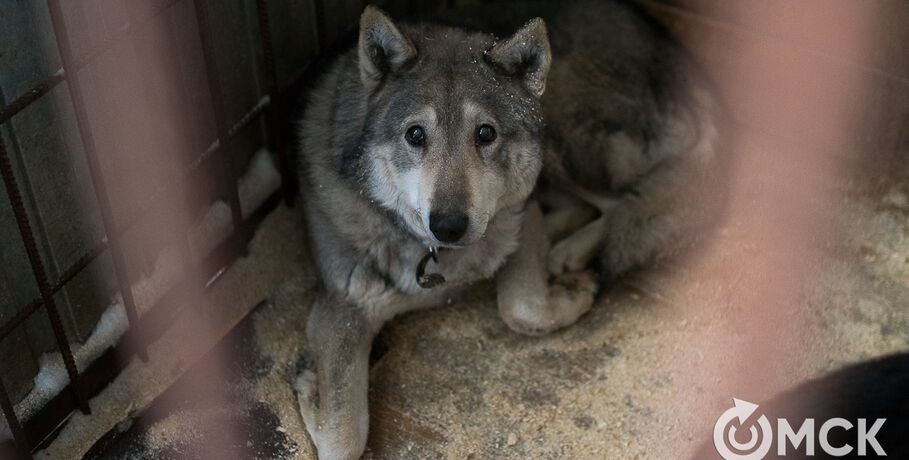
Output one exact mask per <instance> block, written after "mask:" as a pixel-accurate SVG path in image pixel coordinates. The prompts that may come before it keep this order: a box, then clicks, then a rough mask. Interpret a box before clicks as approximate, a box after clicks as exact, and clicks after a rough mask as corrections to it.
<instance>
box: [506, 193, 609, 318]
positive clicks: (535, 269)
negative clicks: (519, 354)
mask: <svg viewBox="0 0 909 460" xmlns="http://www.w3.org/2000/svg"><path fill="white" fill-rule="evenodd" d="M543 226H544V224H543V214H542V212H541V211H540V208H539V205H538V204H537V203H536V202H535V201H530V202H528V203H527V209H526V211H525V215H524V224H523V226H522V228H521V239H520V246H519V247H518V250H517V251H515V253H514V254H512V255H511V256H510V257H509V258H508V261H507V262H506V263H505V266H504V267H502V269H501V270H500V271H499V273H498V275H497V277H496V283H497V296H498V298H497V301H498V306H499V315H500V316H501V317H502V320H504V321H505V323H506V324H507V325H508V327H510V328H511V329H512V330H514V331H516V332H520V333H522V334H529V335H539V334H545V333H547V332H551V331H554V330H556V329H559V328H562V327H565V326H568V325H571V324H573V323H574V322H575V321H577V320H578V318H580V317H581V315H583V314H584V313H586V312H587V311H588V310H590V307H591V306H592V305H593V299H594V295H595V293H596V290H597V284H596V279H595V277H594V276H593V274H592V273H591V272H589V271H582V272H576V273H569V274H565V275H562V276H559V277H556V278H555V279H554V280H553V282H552V284H551V285H550V283H549V282H548V279H549V273H548V272H547V268H546V260H547V255H548V254H549V239H548V238H547V237H546V234H545V233H544V231H543Z"/></svg>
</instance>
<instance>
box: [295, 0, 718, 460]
mask: <svg viewBox="0 0 909 460" xmlns="http://www.w3.org/2000/svg"><path fill="white" fill-rule="evenodd" d="M572 5H573V6H571V7H565V8H561V9H560V11H558V12H557V13H556V14H548V13H549V12H547V11H545V10H546V8H542V9H540V10H539V12H535V14H539V15H542V16H544V17H546V21H547V22H546V23H544V21H543V20H542V19H539V18H538V19H533V20H531V21H529V22H526V23H524V25H523V26H521V27H519V28H517V27H516V28H515V29H511V30H512V31H513V30H517V32H514V33H513V34H511V35H510V36H509V38H506V39H503V40H498V39H496V38H495V37H494V36H492V35H489V34H485V33H479V32H472V31H468V30H466V29H461V28H453V27H445V26H438V25H430V24H425V23H421V24H418V25H408V24H398V23H395V22H394V21H392V20H391V19H390V18H389V17H388V16H387V15H385V14H384V13H383V12H381V11H380V10H378V9H376V8H373V7H367V9H366V10H365V11H364V13H363V15H362V17H361V23H360V39H359V43H358V45H357V47H355V49H353V50H351V51H350V52H348V53H346V54H344V55H342V56H341V57H340V58H339V59H338V60H337V62H336V63H335V64H334V65H333V66H332V67H331V68H330V69H329V70H328V71H327V73H326V75H325V76H324V77H323V79H322V81H321V83H320V84H319V85H318V86H317V87H316V88H314V90H313V91H312V93H311V97H310V101H309V104H308V107H307V110H306V114H305V117H304V120H303V122H302V145H301V150H300V163H301V165H302V181H301V182H302V184H303V187H302V194H303V200H304V202H305V209H306V218H307V224H308V228H309V235H310V239H311V242H312V246H313V253H314V258H315V260H316V262H317V265H318V269H319V271H320V275H321V279H322V284H323V287H322V292H321V293H320V295H319V296H318V298H317V300H316V302H315V304H314V306H313V309H312V313H311V314H310V317H309V321H308V325H307V336H308V338H309V341H310V343H309V346H310V350H311V352H312V353H313V354H314V356H315V367H316V368H315V372H313V371H311V370H308V371H305V372H303V373H302V374H300V376H299V377H298V379H297V382H296V385H295V386H296V389H297V391H298V397H299V402H300V410H301V413H302V415H303V418H304V422H305V423H306V426H307V429H308V430H309V433H310V435H311V437H312V439H313V442H314V443H315V446H316V448H317V449H318V452H319V457H320V458H321V459H323V460H324V459H349V458H358V457H359V456H360V455H361V454H362V453H363V451H364V449H365V446H366V438H367V432H368V424H369V422H368V420H369V417H368V405H367V384H368V358H369V350H370V346H371V342H372V339H373V338H374V337H375V335H376V333H377V332H378V331H379V329H380V328H381V327H382V325H383V324H384V323H385V322H387V321H388V320H389V319H391V318H392V317H394V316H395V315H397V314H399V313H403V312H406V311H410V310H414V309H419V308H426V307H431V306H435V305H439V304H442V303H444V301H445V300H446V299H448V298H451V297H452V296H454V295H456V294H457V293H458V292H459V291H462V290H463V289H464V288H465V287H466V286H468V285H469V284H470V283H472V282H475V281H479V280H483V279H488V278H493V277H495V278H496V282H497V289H498V305H499V312H500V315H501V317H502V319H503V320H504V321H505V323H507V324H508V326H509V327H511V328H512V329H514V330H515V331H517V332H520V333H525V334H543V333H547V332H550V331H553V330H555V329H558V328H561V327H564V326H567V325H570V324H572V323H574V322H575V321H576V320H577V319H578V318H579V317H580V316H581V315H583V314H584V313H585V312H586V311H587V310H588V309H589V308H590V306H591V305H592V303H593V300H594V295H595V293H596V291H597V289H598V285H599V283H598V278H597V277H595V276H594V275H593V271H592V270H591V268H598V269H599V271H600V273H601V276H600V278H599V280H604V279H607V280H608V279H611V278H612V277H614V276H617V275H619V274H622V273H624V272H626V271H627V270H629V269H631V268H634V267H637V266H640V265H644V264H647V263H649V262H651V261H653V260H654V259H656V258H657V257H660V256H663V255H666V254H669V253H671V252H673V251H674V250H676V249H677V248H678V247H679V246H681V245H683V244H685V242H687V241H689V240H690V238H688V237H689V235H691V234H693V233H695V231H696V230H699V229H701V228H703V227H704V226H705V225H706V223H707V222H708V221H709V217H710V216H711V215H712V213H711V212H710V210H711V209H715V204H716V202H717V201H718V200H715V199H712V197H713V196H714V195H713V194H714V192H715V191H716V187H715V183H717V182H718V181H717V180H715V177H716V176H717V174H716V165H717V164H718V159H717V157H716V155H717V152H716V149H717V142H718V137H719V136H718V134H719V133H718V130H717V128H716V123H715V114H714V112H715V107H714V106H715V102H714V101H713V99H712V97H711V93H710V92H709V91H708V89H707V86H706V85H704V84H703V82H702V81H701V79H699V78H698V77H697V73H696V72H695V70H694V69H693V68H692V66H691V65H690V63H689V62H688V58H686V57H685V55H684V53H682V52H681V50H680V49H679V48H678V47H677V45H676V44H675V43H674V42H673V41H672V40H671V39H670V38H669V37H668V35H665V34H664V33H663V32H662V31H661V30H660V29H659V27H658V26H656V25H655V24H654V23H652V22H651V21H650V20H649V19H647V18H646V17H644V16H642V15H641V14H640V13H639V12H638V11H637V10H636V9H634V8H632V7H628V6H626V5H624V4H622V3H613V2H597V3H591V4H572ZM527 17H533V16H527ZM591 18H596V20H593V21H592V20H591ZM547 23H548V27H547ZM500 25H502V24H490V25H489V26H490V27H493V28H495V27H497V26H500ZM550 32H552V35H550ZM550 39H551V43H552V47H553V48H552V50H551V49H550ZM483 124H488V125H490V126H492V127H494V128H495V131H496V133H497V137H496V139H495V140H494V141H493V142H491V143H488V144H486V143H480V142H478V140H477V129H478V127H479V126H480V125H483ZM415 125H419V126H422V127H423V128H424V131H425V134H426V142H425V144H424V145H422V146H419V147H417V146H414V145H411V144H410V143H408V142H407V141H406V139H405V132H406V131H407V130H408V128H409V127H412V126H415ZM541 173H542V175H541ZM540 177H542V180H540V181H538V179H539V178H540ZM544 211H545V213H544ZM436 212H456V213H462V214H464V215H466V216H467V217H468V218H469V225H468V227H467V229H466V231H465V234H464V236H463V237H462V238H461V239H460V240H458V241H457V243H455V244H442V243H441V242H440V241H439V240H437V239H436V237H435V236H434V234H433V232H432V231H430V225H429V216H430V214H432V213H436ZM430 246H434V247H441V248H443V249H442V250H441V252H440V254H439V259H438V262H437V263H435V262H430V263H429V270H431V271H433V272H436V273H440V274H442V275H443V276H444V277H445V279H446V282H445V283H444V284H442V285H441V286H439V287H436V288H433V289H424V288H422V287H420V286H419V285H418V284H417V281H416V276H415V275H416V273H415V269H416V266H417V264H418V262H419V260H420V259H421V258H422V257H423V256H424V255H425V254H426V253H427V250H428V248H429V247H430Z"/></svg>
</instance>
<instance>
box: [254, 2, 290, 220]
mask: <svg viewBox="0 0 909 460" xmlns="http://www.w3.org/2000/svg"><path fill="white" fill-rule="evenodd" d="M256 18H257V19H258V22H259V46H260V47H261V48H262V60H263V64H264V66H265V69H264V71H265V82H266V84H265V90H266V93H267V94H268V98H269V101H270V102H271V104H270V105H269V107H268V108H267V110H266V113H265V116H266V123H265V127H266V129H267V131H268V133H267V135H268V141H269V144H270V145H269V146H270V147H272V149H273V150H274V151H275V152H276V153H277V154H278V170H279V171H281V191H282V193H283V196H284V201H285V202H286V203H288V204H291V203H293V199H294V192H293V190H292V187H291V186H290V184H291V183H292V181H293V179H292V178H291V167H290V159H289V158H288V156H287V155H288V152H287V149H286V142H285V137H284V132H283V130H282V129H281V124H280V123H279V121H278V120H279V116H280V113H281V109H282V107H281V103H280V101H279V100H278V91H279V89H278V74H277V71H276V70H275V55H274V47H273V46H272V40H271V22H270V21H269V18H268V0H256Z"/></svg>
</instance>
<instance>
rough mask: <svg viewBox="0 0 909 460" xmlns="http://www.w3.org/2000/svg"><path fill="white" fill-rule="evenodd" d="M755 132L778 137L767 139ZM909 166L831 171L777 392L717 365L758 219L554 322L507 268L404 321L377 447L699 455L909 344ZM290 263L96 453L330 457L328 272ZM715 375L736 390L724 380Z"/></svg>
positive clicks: (393, 335)
mask: <svg viewBox="0 0 909 460" xmlns="http://www.w3.org/2000/svg"><path fill="white" fill-rule="evenodd" d="M743 145H744V147H743V148H750V149H769V148H770V147H769V146H768V145H766V144H764V143H762V142H760V141H757V140H755V141H754V142H745V143H744V144H743ZM907 179H909V178H907V177H882V178H878V179H875V180H874V182H873V183H871V182H869V183H863V184H855V183H852V182H849V181H843V182H838V181H835V180H834V181H831V182H830V183H829V184H824V185H823V186H822V188H823V189H824V190H828V191H829V192H830V193H831V194H835V195H836V196H837V197H838V198H837V202H836V211H835V212H834V213H833V214H832V215H833V219H834V221H835V222H833V224H834V225H833V226H834V227H836V228H837V231H836V232H834V234H833V235H832V236H831V240H830V241H828V242H824V243H823V244H824V245H825V247H827V248H828V250H827V251H826V256H825V257H824V258H823V259H822V260H818V261H816V262H814V263H813V265H812V274H811V276H810V279H811V280H812V283H813V285H812V286H810V289H808V290H807V291H808V292H809V294H808V295H806V297H805V298H804V299H803V300H802V301H801V302H800V305H799V306H798V312H797V313H796V314H794V315H793V316H792V317H791V318H788V319H787V321H788V322H791V323H793V324H791V325H789V326H792V327H793V328H794V329H797V330H798V331H800V333H801V335H799V336H792V335H787V334H781V335H780V338H779V340H780V341H781V342H784V343H783V344H782V345H781V347H782V348H784V349H788V350H790V354H788V355H785V356H781V357H780V362H781V368H785V369H787V371H786V372H785V373H784V375H780V376H776V378H774V379H768V380H767V385H766V387H765V388H764V389H763V390H762V391H761V392H759V393H751V394H737V393H736V391H737V387H736V384H735V382H724V381H721V380H722V379H723V377H722V376H721V375H716V376H714V375H704V371H703V369H705V368H708V367H707V364H706V363H708V362H710V363H716V362H721V363H727V364H726V365H728V366H729V367H731V368H738V367H741V366H747V363H742V362H740V358H741V356H739V355H737V349H736V348H734V347H733V348H730V349H728V350H716V349H713V350H711V349H706V348H704V347H703V343H704V342H703V340H704V337H709V336H718V335H719V336H724V337H731V340H733V341H735V340H737V338H741V339H742V340H743V341H744V340H745V338H746V337H747V333H746V332H747V331H746V330H745V329H747V326H740V327H736V325H731V326H730V324H729V323H728V322H727V321H725V320H724V319H726V318H727V317H728V316H729V315H731V314H732V309H733V308H734V307H733V306H732V305H734V304H735V302H734V299H735V296H736V295H738V293H737V289H738V288H739V287H738V286H737V285H736V283H735V280H737V279H738V278H739V276H738V275H739V274H740V273H739V272H741V273H745V272H746V271H747V270H749V268H750V267H749V263H748V262H749V260H752V259H754V258H755V257H756V255H758V254H761V253H762V251H767V250H768V249H767V248H762V247H759V246H753V245H748V244H739V243H738V241H740V240H739V239H738V238H737V235H740V234H741V233H743V232H746V231H747V230H748V228H747V224H746V223H739V224H737V225H736V224H729V225H726V226H723V227H722V228H721V229H719V231H718V232H717V234H716V236H715V237H714V238H715V239H716V244H715V245H713V246H712V248H711V249H710V250H708V251H706V252H705V254H703V255H702V256H699V257H697V258H695V259H693V260H691V261H690V262H687V263H685V264H678V263H677V264H664V265H661V266H658V267H656V268H653V269H651V270H647V271H645V272H641V273H639V274H636V275H634V276H631V277H628V278H626V279H624V280H622V281H621V282H619V283H618V284H617V285H616V286H614V287H613V288H612V289H610V290H609V291H608V292H607V293H606V294H605V295H604V296H603V297H602V298H601V299H600V301H599V302H598V303H597V304H596V305H595V306H594V308H593V310H592V311H591V312H590V313H588V314H587V315H585V316H584V317H583V318H581V320H580V321H579V322H578V323H577V324H576V325H574V326H572V327H569V328H567V329H565V330H562V331H559V332H557V333H554V334H552V335H549V336H545V337H537V338H534V337H523V336H520V335H517V334H515V333H513V332H511V331H510V330H508V329H507V327H506V326H505V325H504V324H503V323H502V321H501V320H500V319H499V318H498V316H497V312H496V308H495V296H494V290H493V287H492V284H491V283H487V284H482V285H477V286H476V287H475V288H474V289H472V290H471V292H469V293H468V295H467V296H466V297H465V298H464V299H460V300H458V301H455V302H452V303H451V304H449V305H446V306H442V307H440V308H437V309H434V310H427V311H422V312H416V313H412V314H408V315H404V316H402V317H400V318H398V319H396V320H394V321H393V322H392V323H391V324H390V325H388V326H387V327H386V328H385V329H384V330H383V332H382V333H381V334H380V336H379V337H378V339H377V341H376V344H375V346H374V353H373V364H372V368H371V372H370V411H371V425H370V435H369V443H368V451H367V458H388V459H397V458H452V459H465V458H476V459H483V458H514V459H525V458H572V459H579V458H580V459H585V458H589V459H600V458H617V459H634V458H647V459H651V458H656V459H670V458H673V459H675V458H685V457H686V456H687V455H689V454H690V453H692V452H693V451H694V449H695V448H696V447H697V446H698V445H699V444H700V443H701V442H703V441H705V440H707V439H709V435H710V430H711V428H712V425H713V422H714V421H715V420H716V416H717V415H718V414H720V413H721V412H722V411H723V410H725V409H726V408H727V407H729V405H730V403H731V401H730V400H731V398H732V397H738V398H743V399H749V398H751V399H750V400H758V401H759V400H761V399H763V398H767V397H769V396H771V395H772V394H774V393H776V392H778V391H779V390H781V389H782V388H785V387H787V386H790V385H792V384H795V383H798V382H801V381H803V380H805V379H808V378H811V377H815V376H818V375H821V374H824V373H826V372H829V371H832V370H834V369H838V368H840V367H841V366H843V365H845V364H848V363H852V362H857V361H862V360H866V359H868V358H871V357H875V356H881V355H886V354H889V353H893V352H897V351H906V350H907V349H909V307H907V306H909V180H907ZM752 180H753V182H752V183H749V184H746V186H748V187H752V188H753V189H754V190H757V189H759V185H760V180H761V178H753V179H752ZM299 221H300V217H299V216H298V212H297V211H295V210H290V209H286V208H283V207H282V208H279V209H278V210H277V211H275V212H274V213H273V214H272V215H271V216H269V218H268V219H267V221H266V222H265V224H263V226H262V227H261V228H260V230H259V232H260V235H257V239H258V240H259V241H261V242H263V244H265V245H266V246H267V247H270V248H271V249H270V250H269V251H271V250H274V249H279V250H281V251H287V252H291V253H294V254H297V253H299V254H305V250H304V249H303V248H302V246H301V245H302V242H301V239H300V238H297V237H288V236H287V235H286V234H284V233H282V232H287V231H289V230H291V231H292V230H293V229H301V228H302V224H301V223H300V222H299ZM260 250H262V248H254V250H253V252H252V253H251V254H250V259H256V258H257V257H260V253H259V251H260ZM262 251H263V252H262V253H265V254H270V253H273V252H269V251H264V250H262ZM301 258H302V259H304V260H305V257H303V256H301ZM290 259H296V258H290ZM279 268H280V269H281V270H283V271H284V273H283V274H282V277H281V278H282V279H283V280H284V281H282V282H281V283H279V284H278V285H276V286H274V289H273V290H271V292H270V294H268V296H267V298H266V299H265V302H264V303H263V304H261V305H260V306H259V307H258V308H257V309H256V310H255V311H254V312H253V313H252V314H251V315H250V316H248V317H247V318H246V319H245V320H244V321H243V322H242V323H241V324H240V326H239V327H238V328H236V329H235V330H234V332H233V333H231V334H230V335H229V336H228V338H226V339H225V340H223V341H222V342H221V344H220V345H219V346H218V347H217V348H216V349H215V351H214V352H212V353H214V356H216V357H215V358H212V357H211V356H212V354H211V353H210V354H209V356H210V357H209V358H205V359H202V360H200V361H199V363H197V364H195V365H193V366H192V367H191V369H190V370H189V371H188V372H187V373H186V374H185V375H184V377H182V378H181V379H180V380H179V381H178V383H177V384H176V385H174V386H172V387H171V389H170V390H168V392H167V393H165V395H164V396H162V397H159V398H158V399H157V400H156V402H155V403H153V404H152V406H151V408H150V409H145V410H143V411H141V412H140V413H139V414H138V415H136V417H135V420H134V421H132V422H124V423H121V424H120V425H119V428H118V429H115V430H114V431H112V432H111V433H109V434H108V436H107V437H106V438H105V439H104V440H102V442H99V443H98V444H97V445H96V446H95V449H94V450H93V451H92V452H91V453H90V454H89V455H88V458H93V459H102V458H104V459H107V458H130V459H159V458H187V457H188V458H210V454H211V452H209V451H206V450H205V449H206V448H207V447H206V446H212V445H215V446H220V447H219V448H222V449H224V452H226V453H230V454H231V455H233V456H236V458H259V459H271V458H278V459H285V458H286V459H291V458H296V459H312V458H315V457H314V452H313V447H312V445H311V443H310V441H309V439H308V436H307V434H306V431H305V428H304V427H303V425H302V420H301V418H300V416H299V413H298V411H297V403H296V400H295V396H294V393H293V389H292V386H291V382H292V381H293V379H294V377H295V375H296V372H297V370H298V369H300V368H301V367H303V366H306V365H307V364H308V363H307V362H306V359H305V357H304V356H305V355H304V353H303V344H304V343H305V338H304V333H303V331H304V319H305V317H306V314H307V310H308V303H309V301H310V300H311V298H312V292H313V286H314V284H315V280H314V278H313V275H312V270H311V269H310V268H308V266H307V265H306V264H305V262H303V261H299V260H294V261H292V262H288V263H287V264H286V266H282V267H279ZM711 269H714V270H722V271H723V273H722V276H720V277H718V278H717V279H721V280H724V283H721V284H717V283H714V282H713V280H712V279H709V278H703V275H704V274H705V273H711ZM249 276H253V277H254V276H255V274H254V273H252V274H250V275H249ZM253 281H254V280H249V282H253ZM781 328H784V325H781ZM213 363H221V365H222V367H223V369H221V370H220V371H218V370H213V369H212V366H217V365H218V364H213ZM711 368H712V367H711ZM215 372H223V375H224V379H223V380H222V381H221V383H222V384H221V385H217V386H215V387H207V388H208V389H209V390H210V391H209V392H207V393H206V394H207V395H208V396H210V397H205V398H199V397H198V396H194V393H191V392H189V393H188V392H185V391H183V390H181V388H193V387H196V388H198V387H199V385H198V384H194V383H193V382H194V379H196V376H198V375H211V374H213V373H215ZM698 382H700V383H698ZM705 382H707V383H710V384H712V386H711V387H712V388H728V392H715V391H714V392H708V391H706V390H705V387H706V386H707V384H706V383H705ZM225 427H233V428H231V430H233V433H234V434H236V436H233V437H231V436H227V435H226V434H225V430H226V429H225ZM228 431H229V430H228ZM220 458H227V457H220Z"/></svg>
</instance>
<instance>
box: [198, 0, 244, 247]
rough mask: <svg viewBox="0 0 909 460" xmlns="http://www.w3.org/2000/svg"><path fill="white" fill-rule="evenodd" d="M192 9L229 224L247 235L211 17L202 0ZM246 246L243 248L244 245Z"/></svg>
mask: <svg viewBox="0 0 909 460" xmlns="http://www.w3.org/2000/svg"><path fill="white" fill-rule="evenodd" d="M193 6H194V7H195V10H196V22H197V23H198V25H199V40H200V41H201V43H202V58H203V60H204V61H205V76H206V78H207V81H208V92H209V97H210V99H211V105H212V111H213V112H214V117H215V127H216V128H217V130H218V142H219V145H220V147H222V148H223V149H224V151H223V158H224V161H223V163H222V165H223V167H224V169H223V172H224V176H225V177H224V181H225V184H224V185H225V186H226V187H227V191H228V194H229V196H228V197H227V201H228V204H229V205H230V213H231V221H232V222H233V225H234V232H238V233H241V234H245V233H246V226H245V225H244V223H243V210H242V209H241V208H240V192H239V190H238V187H237V175H236V171H235V170H234V161H233V158H232V157H231V155H232V153H233V152H231V150H230V144H231V141H232V137H231V135H230V124H228V121H227V111H226V108H225V106H224V91H223V89H222V88H221V79H220V78H219V74H218V62H217V56H216V55H215V47H214V43H213V42H212V39H213V38H212V36H213V34H212V30H211V18H210V17H209V15H208V8H207V5H206V2H205V0H193ZM244 239H245V238H244ZM244 246H245V245H244Z"/></svg>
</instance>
